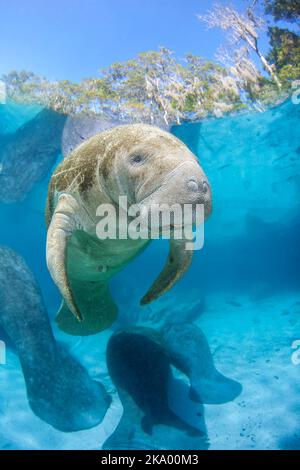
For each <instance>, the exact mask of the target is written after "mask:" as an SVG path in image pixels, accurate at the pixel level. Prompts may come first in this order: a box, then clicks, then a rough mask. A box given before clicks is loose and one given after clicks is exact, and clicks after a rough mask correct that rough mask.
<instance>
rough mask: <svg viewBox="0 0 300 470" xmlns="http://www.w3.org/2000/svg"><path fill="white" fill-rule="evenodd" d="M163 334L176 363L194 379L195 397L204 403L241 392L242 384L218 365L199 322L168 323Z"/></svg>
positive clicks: (192, 385) (224, 401)
mask: <svg viewBox="0 0 300 470" xmlns="http://www.w3.org/2000/svg"><path fill="white" fill-rule="evenodd" d="M161 334H162V336H163V338H164V342H165V347H166V348H167V350H168V353H169V354H170V357H171V360H172V362H173V364H174V365H175V366H176V367H177V368H178V369H179V370H181V371H182V372H183V373H184V374H186V375H187V377H188V378H189V379H190V384H191V389H190V397H191V399H193V400H195V401H198V402H200V403H204V404H222V403H226V402H229V401H232V400H234V399H235V398H236V397H237V396H238V395H240V393H241V391H242V386H241V384H240V383H239V382H236V381H235V380H232V379H229V378H227V377H225V376H224V375H223V374H221V373H220V372H218V371H217V369H216V368H215V366H214V362H213V358H212V354H211V352H210V348H209V345H208V342H207V340H206V337H205V335H204V333H203V332H202V330H201V329H200V328H199V327H198V326H196V325H194V324H188V323H181V324H180V323H176V324H175V323H174V324H166V325H164V326H163V328H162V330H161Z"/></svg>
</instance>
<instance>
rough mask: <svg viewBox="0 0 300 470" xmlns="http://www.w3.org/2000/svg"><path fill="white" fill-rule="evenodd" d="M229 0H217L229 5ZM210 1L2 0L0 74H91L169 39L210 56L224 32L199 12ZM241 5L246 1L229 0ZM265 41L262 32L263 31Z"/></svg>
mask: <svg viewBox="0 0 300 470" xmlns="http://www.w3.org/2000/svg"><path fill="white" fill-rule="evenodd" d="M229 2H230V0H219V3H223V4H228V3H229ZM214 3H215V1H214V0H0V74H2V73H5V72H8V71H9V70H12V69H18V70H21V69H26V70H32V71H34V72H36V73H38V74H41V75H44V76H46V77H48V78H50V79H70V80H80V79H81V78H85V77H89V76H95V75H96V74H97V72H98V70H99V69H101V68H103V67H106V66H108V65H109V64H111V63H112V62H115V61H121V60H126V59H129V58H131V57H133V56H134V55H136V54H137V53H139V52H142V51H146V50H149V49H157V48H158V47H159V46H162V45H163V46H166V47H168V48H170V49H172V50H174V51H175V52H176V55H178V56H179V57H181V56H183V55H184V54H185V53H187V52H192V53H194V54H198V55H201V56H203V57H206V58H210V59H213V58H214V54H215V51H216V49H217V47H218V46H219V45H220V43H221V42H222V41H224V37H223V33H222V32H221V31H218V30H215V29H213V30H207V28H206V26H205V25H204V24H203V23H201V22H200V21H199V20H198V19H197V16H196V14H197V13H204V12H205V11H206V10H207V9H209V8H211V7H212V5H213V4H214ZM231 3H233V4H234V5H236V6H237V7H239V8H241V7H243V6H244V5H245V3H246V2H245V1H244V0H232V1H231ZM262 44H263V48H264V49H265V48H266V44H267V41H266V38H265V37H263V38H262Z"/></svg>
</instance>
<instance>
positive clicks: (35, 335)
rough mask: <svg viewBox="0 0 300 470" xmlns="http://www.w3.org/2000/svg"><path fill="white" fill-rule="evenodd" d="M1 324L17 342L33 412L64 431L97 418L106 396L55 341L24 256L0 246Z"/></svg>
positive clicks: (98, 420) (96, 421)
mask: <svg viewBox="0 0 300 470" xmlns="http://www.w3.org/2000/svg"><path fill="white" fill-rule="evenodd" d="M0 326H1V327H2V328H3V329H4V331H5V332H6V334H7V335H8V336H9V337H10V339H11V341H12V343H13V344H14V346H15V349H16V351H17V354H18V356H19V359H20V363H21V367H22V370H23V374H24V378H25V383H26V388H27V396H28V400H29V404H30V406H31V409H32V410H33V412H34V413H35V414H36V415H37V416H39V417H40V418H41V419H42V420H44V421H46V422H47V423H49V424H51V425H52V426H53V427H55V428H56V429H59V430H61V431H65V432H71V431H77V430H81V429H88V428H91V427H93V426H96V425H97V424H99V423H101V421H102V419H103V417H104V415H105V413H106V411H107V409H108V407H109V405H110V398H109V396H108V395H107V393H106V391H105V389H104V387H103V386H102V385H101V383H99V382H96V381H94V380H92V379H91V378H90V376H89V375H88V373H87V372H86V370H85V369H84V368H83V367H82V366H81V365H80V364H79V363H78V362H77V361H76V360H75V359H74V358H73V357H72V356H71V355H70V354H69V353H68V352H67V351H66V349H65V348H64V347H63V346H62V345H60V344H58V343H57V342H56V341H55V339H54V337H53V333H52V330H51V327H50V323H49V319H48V315H47V312H46V309H45V306H44V303H43V300H42V297H41V293H40V291H39V288H38V287H37V284H36V281H35V279H34V277H33V275H32V274H31V272H30V271H29V269H28V267H27V266H26V264H25V262H24V261H23V260H22V258H21V257H20V256H19V255H17V254H16V253H15V252H13V251H12V250H11V249H9V248H6V247H3V246H0Z"/></svg>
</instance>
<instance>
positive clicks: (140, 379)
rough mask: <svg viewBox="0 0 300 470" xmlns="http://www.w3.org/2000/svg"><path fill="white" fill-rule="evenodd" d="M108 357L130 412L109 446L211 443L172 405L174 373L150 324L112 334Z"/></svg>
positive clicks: (177, 446) (173, 446) (198, 445)
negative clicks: (170, 398)
mask: <svg viewBox="0 0 300 470" xmlns="http://www.w3.org/2000/svg"><path fill="white" fill-rule="evenodd" d="M106 358H107V366H108V371H109V374H110V376H111V378H112V380H113V382H114V384H115V385H116V387H117V390H118V393H119V397H120V399H121V402H122V405H123V410H124V411H123V416H122V419H121V421H120V423H119V426H118V427H117V429H116V431H115V432H114V433H113V435H112V436H110V438H109V439H108V440H107V441H106V442H105V444H104V448H105V449H162V448H167V449H181V448H184V449H187V448H190V449H199V448H203V447H207V441H206V436H205V434H204V433H203V432H201V431H200V430H199V429H196V428H195V427H193V426H191V425H189V424H187V423H186V422H185V421H183V420H182V419H180V418H179V417H178V416H177V415H175V413H174V412H173V411H172V410H171V408H170V406H169V398H168V393H169V392H168V391H169V384H170V380H172V371H171V364H170V359H169V357H168V353H167V351H166V349H165V348H164V346H163V341H162V338H161V336H160V335H159V333H157V332H156V331H155V330H152V329H150V328H144V327H134V328H131V329H127V330H121V331H119V332H117V333H115V334H114V335H113V336H112V337H111V338H110V340H109V343H108V345H107V354H106Z"/></svg>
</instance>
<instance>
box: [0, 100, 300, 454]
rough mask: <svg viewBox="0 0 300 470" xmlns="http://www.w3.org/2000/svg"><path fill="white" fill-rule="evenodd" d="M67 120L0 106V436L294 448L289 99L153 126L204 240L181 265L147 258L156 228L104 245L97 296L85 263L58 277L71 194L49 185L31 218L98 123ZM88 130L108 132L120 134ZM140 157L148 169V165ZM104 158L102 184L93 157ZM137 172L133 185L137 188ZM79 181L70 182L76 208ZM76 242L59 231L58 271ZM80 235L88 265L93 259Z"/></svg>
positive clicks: (157, 249)
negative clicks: (198, 200)
mask: <svg viewBox="0 0 300 470" xmlns="http://www.w3.org/2000/svg"><path fill="white" fill-rule="evenodd" d="M76 125H77V124H76V122H75V123H74V122H73V121H72V120H71V121H70V119H69V118H66V116H65V115H64V114H60V113H58V112H55V111H53V110H50V109H47V108H44V107H41V106H38V105H36V104H33V105H29V104H20V103H19V104H17V103H14V102H10V101H9V102H7V103H5V104H2V105H0V144H1V145H0V220H1V230H0V340H1V343H0V345H1V349H0V420H1V428H0V448H1V449H3V450H5V449H6V450H9V449H17V450H27V449H53V450H54V449H63V450H66V449H71V450H72V449H79V450H80V449H84V450H92V449H96V450H100V449H107V450H117V449H122V450H126V449H154V450H164V449H166V450H169V449H170V450H171V449H183V450H191V449H192V450H202V449H203V450H207V449H210V450H214V449H215V450H216V449H218V450H220V449H235V450H246V449H280V450H286V449H300V424H299V423H300V405H299V394H300V290H299V287H300V272H299V271H300V246H299V237H300V211H299V208H300V207H299V206H300V202H299V201H300V163H299V161H300V159H299V157H300V134H299V126H300V105H297V104H295V103H293V102H292V100H291V99H290V98H289V99H286V100H285V101H283V102H281V103H280V104H277V105H276V106H275V105H274V106H270V107H268V108H267V109H266V110H265V111H264V112H261V113H257V112H254V111H246V112H243V113H236V114H234V115H228V116H224V117H219V118H213V117H207V118H205V119H202V120H198V121H197V122H183V123H181V124H179V125H173V126H172V128H171V129H170V131H171V134H172V135H173V136H174V137H172V136H171V135H169V134H168V135H167V136H166V135H165V133H166V131H158V130H157V131H155V132H158V133H159V134H158V137H155V138H159V139H161V147H160V152H162V148H164V147H163V146H164V145H165V146H167V147H168V148H169V147H170V146H172V149H173V150H174V154H175V153H176V152H177V147H178V148H180V149H181V151H184V152H186V155H189V156H190V155H191V153H190V151H191V152H192V153H193V154H194V155H195V156H196V157H197V168H198V170H197V171H198V172H199V175H200V170H201V175H202V176H201V178H202V177H203V178H204V180H205V181H204V180H203V183H202V185H203V186H202V190H201V191H203V194H202V196H203V201H204V206H205V208H206V207H207V208H208V209H207V211H208V214H207V215H209V217H208V219H207V221H205V224H204V245H203V248H202V249H200V250H196V251H195V252H194V253H193V260H192V262H191V265H190V267H189V269H187V268H188V266H187V265H188V264H189V263H188V262H187V261H186V260H185V259H184V256H185V255H184V254H183V253H182V251H180V250H178V249H177V248H178V247H176V246H175V248H174V247H173V248H172V247H171V253H170V255H169V261H168V262H167V265H166V266H165V268H164V265H165V263H166V259H167V258H168V251H169V241H168V240H153V241H152V242H151V244H149V246H147V247H146V246H142V247H141V249H138V250H137V252H136V253H135V254H137V255H138V256H131V255H130V256H129V255H128V256H127V254H126V249H127V245H126V244H124V245H118V247H117V249H115V246H116V245H115V244H112V245H111V246H109V247H108V248H105V249H107V250H108V251H109V256H110V257H111V258H113V259H114V260H115V259H117V261H118V262H117V263H115V264H114V265H113V271H114V272H113V274H114V276H113V277H112V279H111V280H110V292H109V290H108V287H107V282H104V281H105V280H106V277H105V276H106V274H107V273H106V269H108V268H107V267H106V268H105V269H104V268H103V266H102V267H101V266H100V267H99V269H98V270H99V273H100V274H99V276H98V277H95V278H91V279H92V281H90V279H89V280H88V281H86V280H81V283H80V282H79V281H78V279H79V278H78V279H77V278H76V279H75V277H74V278H72V282H71V285H67V283H66V280H65V277H64V276H65V275H66V273H65V270H64V266H63V261H62V260H63V258H62V257H61V253H60V252H58V251H59V250H57V247H58V246H59V247H61V246H62V245H63V244H64V243H66V239H65V234H67V235H66V236H67V237H69V238H67V240H69V239H71V238H70V237H71V235H70V233H71V232H72V231H74V227H75V228H76V229H77V230H79V231H80V230H82V226H81V225H80V223H81V222H80V220H83V219H84V217H85V216H83V215H82V216H80V217H81V219H80V217H79V215H78V214H81V212H80V210H81V209H82V208H81V207H80V208H78V207H77V206H76V207H75V206H74V204H75V202H76V201H75V202H74V200H71V202H70V200H67V198H66V199H65V200H64V199H60V200H59V202H57V201H56V204H61V208H60V210H57V206H56V209H55V208H54V203H53V200H54V199H55V198H54V196H53V198H54V199H53V200H52V201H51V200H50V202H49V200H48V206H47V218H48V221H47V222H46V221H45V206H46V200H47V193H48V188H49V183H50V181H51V184H50V189H49V191H50V193H51V188H53V187H55V191H59V189H57V188H59V185H58V184H61V185H63V184H64V183H65V181H66V178H67V177H66V176H65V173H64V176H63V179H62V177H61V175H62V174H63V173H62V172H66V173H67V174H68V171H69V170H70V169H69V168H68V162H70V160H68V158H69V157H68V158H66V155H68V154H69V152H70V150H72V149H73V148H75V147H77V145H78V144H79V143H81V142H83V141H84V143H83V144H82V146H80V147H79V150H76V151H75V153H72V155H75V157H76V158H77V160H76V162H75V163H74V161H73V163H72V165H73V164H74V165H75V164H79V163H80V152H81V150H80V149H86V150H85V154H86V155H89V154H87V153H86V152H87V150H88V148H87V147H84V146H85V145H86V144H85V142H86V140H85V139H86V138H87V137H90V136H92V135H94V134H96V133H97V132H98V131H99V126H94V123H93V121H92V120H90V121H89V120H88V121H87V123H82V122H81V124H80V129H81V131H82V133H81V134H80V135H79V131H78V126H77V127H76ZM100 127H101V130H105V129H106V128H107V129H110V130H108V131H106V133H105V136H108V137H105V138H107V139H108V140H109V139H110V138H111V136H113V138H114V139H115V140H113V142H116V141H117V138H118V135H117V134H114V132H117V133H121V134H122V132H126V126H124V127H123V126H122V127H121V128H116V127H115V124H114V123H112V122H110V123H106V124H105V123H103V122H102V123H101V126H100ZM114 129H123V130H118V131H115V130H114ZM138 129H139V130H138V132H140V134H141V135H144V134H143V132H144V130H143V129H140V128H138ZM146 131H147V132H146V135H147V138H146V140H147V139H150V137H149V135H150V134H151V132H152V131H151V132H150V130H149V129H148V130H147V129H146ZM128 132H129V131H128ZM130 132H131V131H130ZM153 132H154V131H153ZM160 132H161V134H160ZM140 134H139V135H140ZM103 135H104V134H103ZM130 135H131V139H136V140H134V142H135V145H140V144H137V142H139V141H138V138H139V137H136V136H133V134H130ZM151 135H152V134H151ZM121 137H122V139H123V134H122V136H121ZM175 137H176V138H175ZM128 139H129V138H128ZM177 139H179V140H180V142H179V141H178V140H177ZM125 140H126V139H125ZM128 141H130V139H129V140H128ZM88 142H94V143H96V144H97V145H98V144H99V145H100V144H101V142H100V141H97V140H95V141H93V140H91V141H88ZM99 142H100V143H99ZM109 142H110V141H109ZM122 142H123V140H122ZM181 142H183V143H184V144H185V146H186V147H185V146H183V144H182V143H181ZM150 143H151V142H150ZM148 144H149V142H148ZM111 145H114V144H111ZM122 145H123V144H122ZM149 145H150V144H149ZM135 148H136V147H135ZM183 149H184V150H183ZM139 151H140V147H139ZM136 154H137V152H136V151H135V153H134V162H133V166H134V169H133V171H134V172H136V171H140V169H139V165H140V163H141V162H140V156H138V158H137V157H136ZM75 157H73V158H75ZM71 158H72V157H71ZM86 158H87V160H86V163H85V167H86V168H87V169H88V168H90V167H89V160H88V158H89V156H87V157H86ZM149 158H150V157H149ZM189 158H192V157H189ZM198 162H199V163H198ZM191 164H192V163H191ZM58 165H60V166H59V167H58ZM193 165H196V161H194V160H193ZM199 165H201V166H199ZM75 166H76V165H75ZM57 168H58V170H57ZM118 168H121V169H120V170H119V171H118V178H119V180H118V181H120V178H121V179H122V178H123V177H124V171H125V170H124V171H123V170H122V168H123V167H118ZM176 168H177V167H176ZM195 168H196V167H195ZM71 170H72V171H73V166H72V168H71ZM71 170H70V171H71ZM154 170H155V171H154V173H153V174H152V173H151V175H152V176H151V178H150V180H151V182H152V183H153V181H154V182H155V181H156V182H158V183H159V181H160V180H159V178H160V174H161V172H163V171H164V169H163V167H160V166H155V168H154ZM55 171H56V172H55ZM86 171H87V170H86ZM105 171H106V172H107V173H106V174H108V176H107V178H108V179H106V180H105V181H106V185H107V186H106V187H107V188H108V187H109V189H110V191H113V189H112V188H113V187H114V183H113V181H114V180H113V179H109V177H110V175H111V174H112V173H113V172H112V170H111V168H110V167H109V164H108V163H106V166H105V167H103V171H102V172H105ZM114 171H116V170H114ZM168 171H169V170H168ZM176 171H177V170H176ZM195 171H196V170H195ZM88 174H89V173H88V172H87V173H84V175H88ZM176 174H177V173H176ZM53 175H58V180H59V183H57V180H55V182H54V183H53V179H55V176H54V177H53ZM179 175H180V178H179V177H178V179H177V180H176V185H174V184H173V183H172V185H171V183H170V182H169V183H168V184H169V185H170V186H168V185H167V195H168V197H170V195H171V194H172V192H174V191H175V190H176V194H177V195H180V194H183V191H184V190H183V189H182V188H181V182H182V181H183V180H184V178H185V177H186V176H185V166H181V167H180V173H179ZM203 175H205V176H203ZM141 178H142V183H141V184H140V186H139V191H142V189H143V188H144V186H143V185H145V184H146V183H147V184H149V179H147V180H146V181H144V179H143V178H144V177H143V176H142V177H141ZM93 181H94V180H92V183H90V180H89V177H88V176H85V179H84V177H83V178H82V180H81V183H80V185H81V186H80V185H79V186H78V188H79V189H78V191H81V193H82V194H85V195H86V196H85V197H86V199H85V201H86V206H85V207H88V204H89V202H90V199H89V197H90V193H89V192H88V191H91V189H90V187H91V186H93ZM122 181H123V180H122ZM130 181H131V180H130ZM132 181H133V180H132ZM164 181H165V180H164ZM208 181H209V189H208ZM73 183H74V175H73V173H72V174H71V178H70V180H68V181H67V185H68V188H71V187H72V188H73V186H72V184H73ZM152 183H151V184H152ZM122 184H123V185H124V184H125V183H124V182H123V183H122ZM131 184H133V183H131ZM163 184H164V185H165V182H164V183H163ZM188 184H189V186H188V187H189V190H193V191H194V186H195V184H196V183H195V181H194V180H193V181H189V183H188ZM197 184H198V183H197ZM53 185H54V186H53ZM55 185H56V186H55ZM85 185H87V187H88V189H86V187H85ZM159 186H161V184H160V183H159ZM122 187H124V186H122ZM164 187H165V186H164ZM128 188H129V189H128ZM130 188H131V185H130V184H129V185H127V189H128V192H130V191H129V190H130ZM151 188H152V187H151ZM174 188H175V189H174ZM152 190H153V188H152ZM53 191H54V190H53ZM55 191H54V193H53V194H55ZM210 191H211V193H210ZM154 192H155V191H154ZM150 193H151V192H150ZM109 194H110V195H112V194H114V193H112V192H110V193H109ZM147 194H148V193H147ZM151 194H152V193H151ZM202 196H201V197H202ZM111 197H112V196H111ZM178 197H179V196H178ZM211 201H212V204H211ZM72 204H73V205H72ZM211 205H212V207H211ZM74 207H75V209H74ZM210 212H211V214H210ZM74 213H76V214H77V215H76V217H75V216H74V217H73V215H72V214H74ZM49 214H50V215H49ZM72 217H73V218H72ZM86 217H87V218H88V216H86ZM49 218H50V219H49ZM49 220H50V222H51V224H50V225H49V223H50V222H49ZM84 220H87V219H84ZM53 221H54V222H53ZM78 221H79V222H78ZM56 222H57V224H58V229H57V230H56V227H54V225H55V223H56ZM46 223H47V224H48V225H46ZM59 223H62V224H64V223H66V224H67V223H68V224H69V225H65V226H64V227H66V229H62V228H61V227H62V226H61V225H59ZM72 223H73V224H74V227H73V226H72ZM47 226H48V240H46V237H47ZM55 230H56V231H55ZM68 231H69V232H68ZM82 237H83V235H82ZM114 242H116V241H114ZM85 243H87V242H86V241H85V239H84V237H83V238H80V236H78V237H77V238H76V239H75V238H72V243H71V244H72V246H71V248H69V250H67V255H66V256H67V257H68V273H70V272H73V271H72V269H73V270H75V271H76V269H77V268H76V266H79V268H78V269H79V271H78V272H79V275H81V273H82V272H83V271H84V269H88V268H87V266H88V265H87V263H88V262H87V261H86V258H85V257H84V255H83V254H82V253H83V252H82V251H80V250H81V247H82V246H83V245H84V244H85ZM46 245H47V261H48V267H47V264H46ZM175 245H176V243H175ZM84 246H86V245H84ZM88 247H89V248H88V250H90V251H88V252H89V255H90V261H89V263H92V261H93V259H95V263H98V258H97V256H98V254H97V249H96V248H95V247H94V246H93V244H92V242H91V243H90V245H88ZM144 248H145V249H144ZM172 249H173V251H172ZM51 250H52V251H51ZM65 250H66V248H65ZM72 250H73V251H72ZM49 253H50V255H49ZM126 256H127V257H126ZM102 258H103V257H102ZM102 258H101V259H102ZM129 258H130V259H129ZM105 259H106V258H105ZM107 259H110V258H107ZM74 260H75V262H74ZM124 260H125V261H126V262H125V261H124ZM128 260H129V261H130V262H129V261H128ZM107 263H108V264H109V262H107ZM118 263H119V264H118ZM75 265H76V266H75ZM183 265H184V266H183ZM89 266H90V265H89ZM97 266H98V265H97ZM120 267H122V269H120ZM100 268H101V269H100ZM49 271H50V272H51V275H50V272H49ZM160 271H162V274H161V275H160V277H159V278H158V282H157V283H156V284H154V287H153V285H152V283H153V281H154V279H155V278H157V276H158V273H159V272H160ZM183 271H186V272H185V274H184V276H183V275H182V274H183ZM53 278H54V280H55V282H54V281H53ZM179 278H180V279H179ZM176 280H178V282H176V284H175V281H176ZM79 284H80V285H79ZM173 284H174V285H173ZM151 285H152V288H150V291H149V290H148V289H149V287H150V286H151ZM170 287H172V288H170ZM147 290H148V294H147V295H146V296H145V293H146V292H147ZM72 291H74V292H75V291H76V295H75V294H72ZM158 291H159V292H158ZM70 292H71V293H70ZM74 295H75V297H74ZM97 296H98V297H99V305H97V302H98V301H96V302H95V300H94V299H96V298H97V299H98V297H97ZM147 296H148V297H147ZM62 297H64V299H65V303H64V304H63V306H62V308H61V309H60V305H61V299H62ZM140 299H143V302H142V303H143V304H144V305H140ZM150 300H151V302H150ZM75 304H76V305H75ZM74 305H75V306H74ZM59 310H60V313H59V315H58V318H57V319H56V316H57V312H58V311H59ZM74 312H75V313H74ZM82 312H83V318H82V319H81V322H79V321H78V320H77V319H76V318H75V317H76V315H75V314H77V315H78V316H80V315H81V313H82ZM94 312H96V313H97V318H92V316H93V314H94ZM71 313H74V315H72V314H71ZM89 315H90V317H89V318H92V320H91V322H90V323H88V322H87V321H86V318H87V317H88V316H89ZM69 333H70V334H69Z"/></svg>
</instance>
